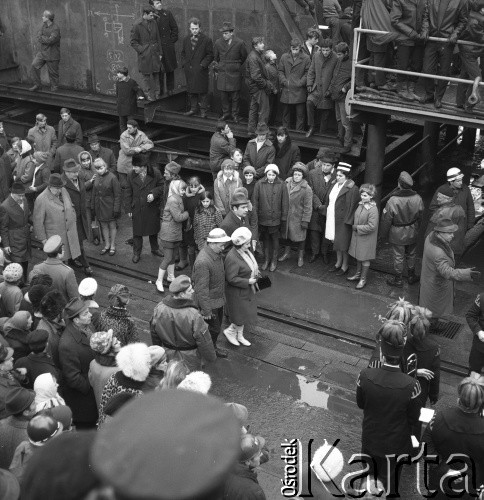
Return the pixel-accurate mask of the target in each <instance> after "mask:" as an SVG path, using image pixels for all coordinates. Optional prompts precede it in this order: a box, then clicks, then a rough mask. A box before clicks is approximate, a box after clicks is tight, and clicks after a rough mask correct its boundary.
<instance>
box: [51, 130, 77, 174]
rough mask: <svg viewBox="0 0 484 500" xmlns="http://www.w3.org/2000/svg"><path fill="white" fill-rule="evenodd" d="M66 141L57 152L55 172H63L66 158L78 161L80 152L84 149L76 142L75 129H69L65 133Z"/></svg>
mask: <svg viewBox="0 0 484 500" xmlns="http://www.w3.org/2000/svg"><path fill="white" fill-rule="evenodd" d="M65 138H66V142H65V143H64V144H63V145H62V146H59V147H58V148H57V150H56V152H55V157H54V172H57V173H59V174H60V173H62V166H63V165H64V162H65V161H66V160H71V159H72V160H74V161H77V159H78V157H79V153H82V152H83V151H84V148H83V147H82V146H79V144H76V138H77V135H76V132H75V130H70V129H69V130H68V131H67V132H66V134H65Z"/></svg>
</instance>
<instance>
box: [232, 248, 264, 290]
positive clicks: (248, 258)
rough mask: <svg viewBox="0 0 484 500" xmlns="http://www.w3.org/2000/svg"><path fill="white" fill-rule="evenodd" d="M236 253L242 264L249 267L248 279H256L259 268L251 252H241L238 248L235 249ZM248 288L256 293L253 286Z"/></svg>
mask: <svg viewBox="0 0 484 500" xmlns="http://www.w3.org/2000/svg"><path fill="white" fill-rule="evenodd" d="M237 252H238V253H239V255H240V256H241V257H242V258H243V259H244V262H245V263H246V264H247V265H248V266H249V268H250V277H251V278H257V277H258V276H259V266H258V265H257V261H256V260H255V257H254V256H253V255H252V252H251V251H250V250H241V249H240V248H237ZM250 287H251V289H252V291H253V292H254V293H255V291H256V288H255V286H254V285H250Z"/></svg>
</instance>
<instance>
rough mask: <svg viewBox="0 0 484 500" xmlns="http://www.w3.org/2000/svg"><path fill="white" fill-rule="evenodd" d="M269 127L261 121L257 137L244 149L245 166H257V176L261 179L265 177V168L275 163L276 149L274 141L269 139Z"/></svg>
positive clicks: (256, 131)
mask: <svg viewBox="0 0 484 500" xmlns="http://www.w3.org/2000/svg"><path fill="white" fill-rule="evenodd" d="M268 133H269V127H268V126H267V125H266V124H265V123H259V125H257V129H256V130H255V134H256V135H257V137H255V138H254V139H251V140H250V141H249V142H248V143H247V146H246V148H245V151H244V161H243V165H244V167H247V166H248V165H251V166H252V167H254V168H255V171H256V177H257V178H258V179H260V178H261V177H264V170H265V168H266V166H267V165H269V163H274V160H275V157H276V149H275V148H274V146H273V145H272V142H271V141H270V140H269V139H267V134H268Z"/></svg>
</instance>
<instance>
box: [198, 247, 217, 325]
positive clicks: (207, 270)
mask: <svg viewBox="0 0 484 500" xmlns="http://www.w3.org/2000/svg"><path fill="white" fill-rule="evenodd" d="M192 280H193V288H194V289H195V296H196V298H197V303H198V306H199V307H200V311H201V313H202V316H209V315H210V314H211V312H212V310H213V309H218V308H219V307H222V306H223V305H224V302H225V295H224V292H225V268H224V261H223V258H222V255H220V254H217V253H215V252H214V251H213V250H212V249H211V248H210V247H209V246H208V245H205V246H204V247H203V248H202V249H201V250H200V253H199V254H198V256H197V258H196V260H195V264H194V265H193V272H192Z"/></svg>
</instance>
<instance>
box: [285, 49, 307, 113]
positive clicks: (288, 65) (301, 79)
mask: <svg viewBox="0 0 484 500" xmlns="http://www.w3.org/2000/svg"><path fill="white" fill-rule="evenodd" d="M310 65H311V59H310V58H309V56H308V55H306V54H305V53H304V52H301V51H300V52H299V54H298V55H297V57H296V58H295V59H293V57H292V53H291V51H289V52H286V53H285V54H282V56H281V59H280V61H279V68H278V70H279V82H280V84H281V88H282V92H281V102H282V103H284V104H299V103H302V102H306V97H307V91H306V87H307V76H308V71H309V67H310Z"/></svg>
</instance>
